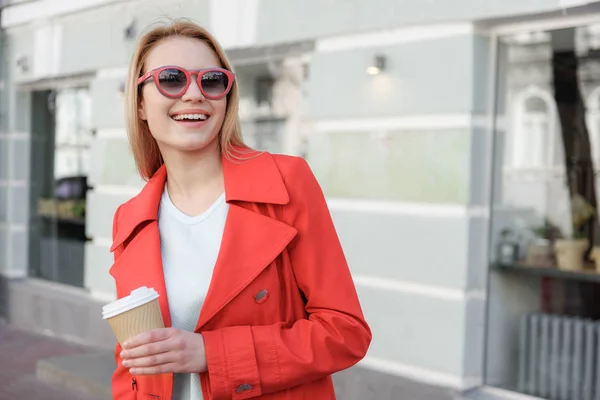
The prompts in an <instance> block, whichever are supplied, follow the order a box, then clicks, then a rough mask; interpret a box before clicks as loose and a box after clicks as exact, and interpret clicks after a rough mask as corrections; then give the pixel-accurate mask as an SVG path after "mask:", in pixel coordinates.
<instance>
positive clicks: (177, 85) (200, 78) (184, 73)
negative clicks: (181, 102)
mask: <svg viewBox="0 0 600 400" xmlns="http://www.w3.org/2000/svg"><path fill="white" fill-rule="evenodd" d="M192 75H196V76H197V78H196V82H197V83H198V87H199V88H200V91H201V92H202V94H203V95H204V97H206V98H207V99H210V100H218V99H220V98H222V97H223V96H226V95H227V93H229V91H230V90H231V87H232V86H233V81H234V80H235V75H234V74H233V72H231V71H228V70H226V69H224V68H206V69H200V70H187V69H185V68H182V67H177V66H165V67H160V68H156V69H153V70H152V71H149V72H147V73H145V74H144V75H142V76H141V77H140V78H139V79H138V82H137V83H138V85H141V84H142V83H144V82H146V81H147V80H148V79H150V78H153V79H154V82H155V83H156V87H157V89H158V91H159V92H160V93H161V94H162V95H163V96H165V97H168V98H170V99H178V98H180V97H181V96H183V95H184V94H185V92H187V90H188V88H189V87H190V84H191V83H192Z"/></svg>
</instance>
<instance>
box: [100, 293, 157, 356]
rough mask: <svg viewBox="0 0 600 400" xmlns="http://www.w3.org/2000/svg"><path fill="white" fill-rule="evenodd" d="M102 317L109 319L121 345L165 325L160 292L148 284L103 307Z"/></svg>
mask: <svg viewBox="0 0 600 400" xmlns="http://www.w3.org/2000/svg"><path fill="white" fill-rule="evenodd" d="M102 318H103V319H105V320H107V321H108V323H109V325H110V327H111V328H112V330H113V332H114V334H115V336H116V337H117V340H118V342H119V344H120V345H123V343H124V342H125V341H126V340H127V339H129V338H132V337H134V336H137V335H139V334H140V333H144V332H147V331H149V330H152V329H157V328H164V326H165V325H164V322H163V319H162V314H161V312H160V305H159V304H158V293H157V292H156V290H154V289H152V288H147V287H146V286H142V287H140V288H138V289H135V290H133V291H131V294H130V295H129V296H126V297H123V298H121V299H119V300H117V301H114V302H112V303H110V304H107V305H105V306H104V307H102Z"/></svg>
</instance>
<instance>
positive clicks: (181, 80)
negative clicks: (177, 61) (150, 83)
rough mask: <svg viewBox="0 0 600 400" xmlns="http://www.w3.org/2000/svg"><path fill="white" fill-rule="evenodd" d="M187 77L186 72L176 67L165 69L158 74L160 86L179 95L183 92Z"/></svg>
mask: <svg viewBox="0 0 600 400" xmlns="http://www.w3.org/2000/svg"><path fill="white" fill-rule="evenodd" d="M186 81H187V78H186V76H185V73H184V72H183V71H181V70H178V69H176V68H169V69H165V70H163V71H161V72H160V74H159V75H158V84H159V85H160V88H161V89H162V90H163V91H164V92H165V93H168V94H170V95H178V94H181V92H183V90H184V89H185V85H186V83H187V82H186Z"/></svg>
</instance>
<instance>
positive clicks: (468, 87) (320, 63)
mask: <svg viewBox="0 0 600 400" xmlns="http://www.w3.org/2000/svg"><path fill="white" fill-rule="evenodd" d="M473 51H474V46H473V36H471V35H462V36H456V37H449V38H442V39H435V40H427V41H419V42H415V43H406V44H402V45H395V46H386V47H381V48H373V49H356V50H346V51H337V52H331V53H316V54H314V55H313V57H312V58H311V62H310V78H309V91H310V104H309V111H310V115H311V116H312V117H316V118H333V117H347V118H350V117H351V118H359V117H369V118H371V117H376V116H392V115H393V116H397V115H403V114H436V113H437V114H439V113H467V112H471V111H472V109H473V55H474V54H473ZM375 53H380V54H383V55H385V56H386V58H387V61H386V67H385V69H384V71H383V73H382V74H380V75H377V76H371V75H368V74H367V73H366V68H367V66H368V65H369V62H370V60H371V59H372V57H373V55H374V54H375ZM440 66H443V69H442V70H440Z"/></svg>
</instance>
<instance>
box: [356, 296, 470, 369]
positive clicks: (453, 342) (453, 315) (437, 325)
mask: <svg viewBox="0 0 600 400" xmlns="http://www.w3.org/2000/svg"><path fill="white" fill-rule="evenodd" d="M357 289H358V293H359V296H360V300H361V304H362V307H363V310H364V313H365V317H366V319H367V322H368V323H369V325H370V327H371V329H372V331H373V341H372V343H371V347H370V349H369V356H370V357H377V358H381V359H384V360H386V361H391V362H397V363H401V364H406V365H408V366H411V367H417V368H424V369H427V370H431V371H435V372H441V373H446V374H451V375H455V376H457V377H459V376H461V375H462V373H463V359H464V356H463V349H464V347H463V340H464V335H465V304H464V302H462V301H448V300H447V299H443V298H433V297H422V296H417V295H415V294H413V293H405V292H395V291H388V290H381V289H376V288H367V287H361V286H358V288H357Z"/></svg>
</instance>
